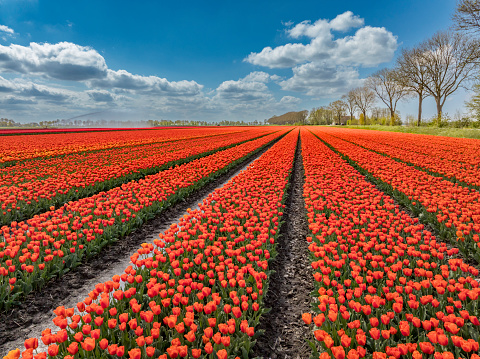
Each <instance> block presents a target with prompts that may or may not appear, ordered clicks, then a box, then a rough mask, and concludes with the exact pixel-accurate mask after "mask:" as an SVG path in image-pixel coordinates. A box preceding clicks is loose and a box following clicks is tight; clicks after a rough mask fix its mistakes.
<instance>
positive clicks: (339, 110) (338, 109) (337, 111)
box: [328, 100, 347, 125]
mask: <svg viewBox="0 0 480 359" xmlns="http://www.w3.org/2000/svg"><path fill="white" fill-rule="evenodd" d="M328 107H329V108H330V110H331V111H332V114H333V118H334V119H335V120H334V123H335V124H338V125H341V119H342V117H343V116H344V115H345V110H346V109H347V104H346V103H345V102H343V101H342V100H337V101H333V102H331V103H330V104H329V105H328Z"/></svg>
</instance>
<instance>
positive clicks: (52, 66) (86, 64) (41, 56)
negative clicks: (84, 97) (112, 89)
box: [0, 42, 107, 81]
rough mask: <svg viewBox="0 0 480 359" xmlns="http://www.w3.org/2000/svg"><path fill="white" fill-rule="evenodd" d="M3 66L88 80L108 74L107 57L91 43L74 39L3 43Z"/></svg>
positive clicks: (0, 62) (0, 61) (0, 63)
mask: <svg viewBox="0 0 480 359" xmlns="http://www.w3.org/2000/svg"><path fill="white" fill-rule="evenodd" d="M0 70H1V71H6V72H17V73H21V74H35V75H41V76H44V77H47V78H51V79H58V80H73V81H85V80H88V79H92V78H98V77H103V76H105V75H106V71H107V65H106V64H105V59H104V58H103V56H101V55H100V54H99V53H98V52H97V51H95V50H93V49H92V48H90V47H86V46H80V45H76V44H73V43H70V42H60V43H58V44H48V43H45V44H38V43H35V42H32V43H30V45H29V46H21V45H15V44H11V45H9V46H1V45H0Z"/></svg>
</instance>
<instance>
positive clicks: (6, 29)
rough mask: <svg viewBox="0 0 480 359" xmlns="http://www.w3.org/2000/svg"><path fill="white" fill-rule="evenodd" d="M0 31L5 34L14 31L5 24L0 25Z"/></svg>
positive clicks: (10, 33) (11, 33)
mask: <svg viewBox="0 0 480 359" xmlns="http://www.w3.org/2000/svg"><path fill="white" fill-rule="evenodd" d="M0 32H3V33H5V34H9V35H13V34H14V33H15V31H13V29H11V28H9V27H8V26H6V25H0Z"/></svg>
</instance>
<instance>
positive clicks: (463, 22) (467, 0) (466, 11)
mask: <svg viewBox="0 0 480 359" xmlns="http://www.w3.org/2000/svg"><path fill="white" fill-rule="evenodd" d="M453 21H454V22H455V25H456V29H457V30H460V31H465V32H480V1H478V0H461V1H459V2H457V9H456V10H455V13H454V15H453Z"/></svg>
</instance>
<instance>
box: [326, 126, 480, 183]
mask: <svg viewBox="0 0 480 359" xmlns="http://www.w3.org/2000/svg"><path fill="white" fill-rule="evenodd" d="M324 131H325V132H327V133H328V134H330V135H332V136H335V137H339V138H341V139H343V140H346V141H349V142H352V143H355V144H357V145H359V146H361V147H364V148H366V149H368V150H371V151H375V152H377V153H380V154H385V155H387V156H389V157H392V158H394V159H397V160H399V161H402V162H405V163H407V164H409V165H412V166H416V167H417V168H418V169H422V170H424V171H427V173H429V174H432V175H436V176H437V177H438V176H443V177H444V178H446V179H448V180H450V181H452V182H455V183H459V182H460V183H463V184H464V185H465V186H471V187H472V188H475V189H477V190H478V189H480V177H479V176H478V173H479V172H480V156H478V153H480V141H478V140H476V142H477V143H475V145H476V146H474V145H473V144H472V146H471V147H470V148H469V149H470V151H467V150H466V149H463V150H464V151H465V152H463V151H462V152H461V153H460V154H459V153H458V152H457V151H455V150H458V149H457V148H455V145H456V144H457V143H458V141H452V143H451V144H450V146H448V147H447V146H444V150H445V152H444V151H439V149H438V148H437V147H436V146H435V143H431V142H430V141H431V139H430V138H425V137H424V136H420V135H415V138H414V139H415V140H416V141H415V142H414V143H412V142H410V141H406V139H410V136H412V135H411V134H396V133H389V132H387V133H385V132H376V133H374V134H372V131H357V130H346V131H345V130H340V129H325V130H324ZM429 137H434V136H429ZM455 140H458V139H455ZM462 140H463V139H462ZM432 142H433V141H432ZM419 146H421V148H419Z"/></svg>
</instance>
